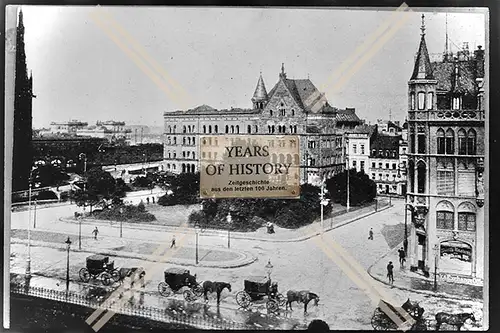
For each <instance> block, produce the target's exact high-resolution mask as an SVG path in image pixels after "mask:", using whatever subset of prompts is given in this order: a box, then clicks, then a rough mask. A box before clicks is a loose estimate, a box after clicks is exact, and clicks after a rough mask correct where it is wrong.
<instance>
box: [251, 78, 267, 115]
mask: <svg viewBox="0 0 500 333" xmlns="http://www.w3.org/2000/svg"><path fill="white" fill-rule="evenodd" d="M266 102H267V91H266V86H265V84H264V79H263V78H262V73H260V76H259V81H257V87H256V88H255V92H254V93H253V97H252V104H253V108H254V109H260V110H262V109H263V108H264V105H265V104H266Z"/></svg>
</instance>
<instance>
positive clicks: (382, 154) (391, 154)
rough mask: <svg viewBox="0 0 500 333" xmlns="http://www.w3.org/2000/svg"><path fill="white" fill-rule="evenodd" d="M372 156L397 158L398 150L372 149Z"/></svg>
mask: <svg viewBox="0 0 500 333" xmlns="http://www.w3.org/2000/svg"><path fill="white" fill-rule="evenodd" d="M371 157H392V158H397V157H398V151H397V150H395V149H384V150H382V149H379V150H377V149H372V156H371Z"/></svg>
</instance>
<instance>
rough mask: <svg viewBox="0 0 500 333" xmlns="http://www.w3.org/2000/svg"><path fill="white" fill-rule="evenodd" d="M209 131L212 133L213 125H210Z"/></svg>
mask: <svg viewBox="0 0 500 333" xmlns="http://www.w3.org/2000/svg"><path fill="white" fill-rule="evenodd" d="M208 133H212V125H208Z"/></svg>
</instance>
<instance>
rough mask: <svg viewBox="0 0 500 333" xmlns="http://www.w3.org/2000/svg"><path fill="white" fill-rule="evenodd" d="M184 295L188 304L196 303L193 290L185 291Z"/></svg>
mask: <svg viewBox="0 0 500 333" xmlns="http://www.w3.org/2000/svg"><path fill="white" fill-rule="evenodd" d="M182 294H183V295H184V299H185V300H186V301H188V302H194V301H195V300H196V296H195V294H194V293H193V292H192V291H191V290H189V289H188V290H184V292H183V293H182Z"/></svg>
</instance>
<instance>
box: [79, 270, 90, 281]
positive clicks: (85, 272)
mask: <svg viewBox="0 0 500 333" xmlns="http://www.w3.org/2000/svg"><path fill="white" fill-rule="evenodd" d="M78 274H79V275H80V279H81V280H82V281H83V282H89V281H90V272H89V271H88V269H86V268H82V269H80V272H79V273H78Z"/></svg>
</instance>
